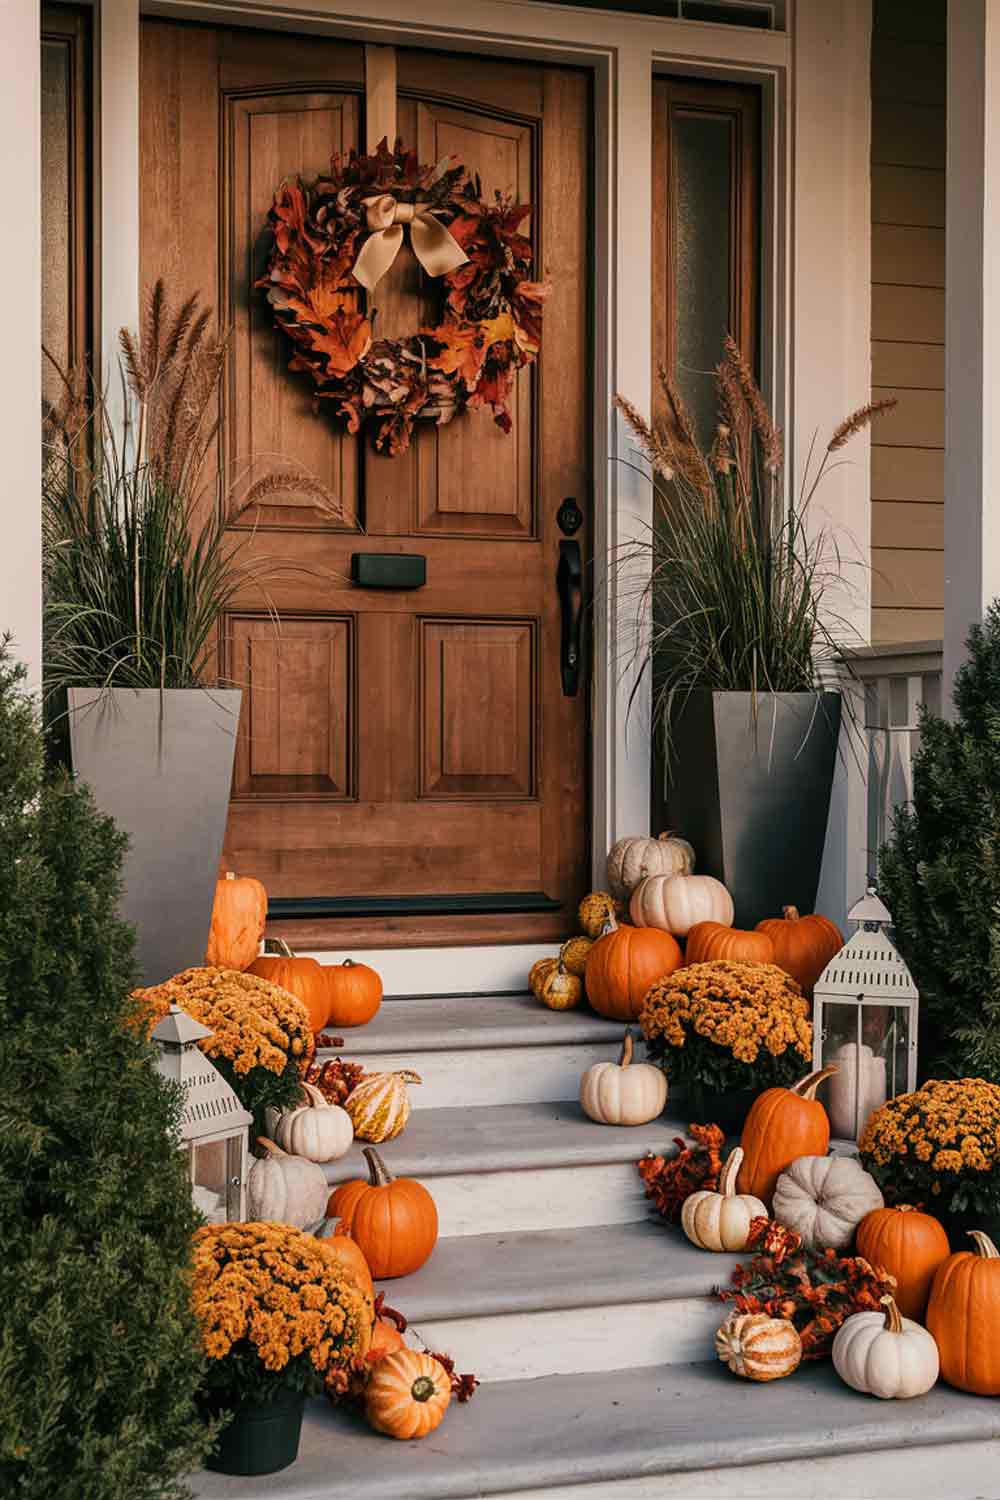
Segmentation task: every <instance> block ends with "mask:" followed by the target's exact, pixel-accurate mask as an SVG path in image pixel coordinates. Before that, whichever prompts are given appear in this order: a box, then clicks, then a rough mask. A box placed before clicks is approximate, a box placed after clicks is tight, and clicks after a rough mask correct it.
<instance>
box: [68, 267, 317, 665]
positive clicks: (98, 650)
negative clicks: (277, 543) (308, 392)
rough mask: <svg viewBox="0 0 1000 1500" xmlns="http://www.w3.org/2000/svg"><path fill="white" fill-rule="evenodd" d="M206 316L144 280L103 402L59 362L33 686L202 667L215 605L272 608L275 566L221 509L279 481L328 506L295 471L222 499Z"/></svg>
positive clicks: (221, 355)
mask: <svg viewBox="0 0 1000 1500" xmlns="http://www.w3.org/2000/svg"><path fill="white" fill-rule="evenodd" d="M211 326H212V317H211V311H210V310H209V309H203V308H200V307H199V298H198V297H197V296H193V297H189V298H188V299H187V300H186V301H184V302H183V303H181V304H180V306H179V307H177V308H176V309H173V308H172V307H171V305H170V299H169V297H168V295H167V293H166V290H165V288H164V285H163V283H162V282H157V284H156V286H155V287H154V288H153V290H152V292H151V293H150V295H149V298H148V301H147V304H146V308H145V311H144V315H143V319H142V326H141V329H140V332H139V334H138V335H136V334H134V333H132V332H130V331H129V330H127V329H123V330H122V332H121V334H120V339H119V341H120V360H119V371H120V380H121V392H120V400H119V402H118V403H117V404H116V403H112V401H111V400H110V399H109V397H108V396H107V394H106V393H105V392H104V391H102V390H100V389H98V388H97V387H96V385H95V384H94V382H93V381H90V380H88V379H87V378H86V377H85V375H84V374H81V372H80V371H76V370H74V371H68V372H64V371H61V370H60V371H59V373H60V375H61V377H62V384H63V394H62V397H61V399H60V400H59V401H58V402H57V403H55V404H54V405H53V407H51V408H50V410H49V411H48V412H47V414H46V424H45V470H44V484H43V495H42V516H43V539H44V570H45V579H44V581H45V682H46V692H47V694H52V693H58V692H60V691H61V690H63V689H65V688H68V687H100V688H114V687H126V688H190V687H198V686H204V685H206V683H207V682H209V681H215V680H217V677H218V673H217V670H216V671H213V665H214V658H215V654H216V646H217V631H218V625H219V620H220V616H222V615H223V614H224V613H225V611H226V609H227V607H228V606H229V605H230V604H231V602H232V601H233V600H234V599H235V597H236V596H237V594H240V593H243V594H244V595H245V592H246V590H247V587H248V585H249V586H253V587H256V588H257V590H259V593H260V597H261V598H262V600H263V602H264V604H265V606H266V607H267V608H268V609H269V610H270V612H271V613H272V615H274V611H273V608H272V606H271V604H270V600H269V598H268V595H267V587H266V585H267V580H268V578H269V577H272V576H273V575H274V574H275V573H276V572H278V571H280V570H281V566H282V565H281V564H279V563H276V562H274V561H272V560H269V559H267V558H265V557H262V556H260V555H257V554H254V555H252V556H251V555H250V552H251V546H250V544H251V541H252V539H253V536H254V533H253V531H252V530H251V531H249V532H246V531H245V532H243V533H242V534H239V533H234V532H232V531H230V530H228V529H227V528H228V527H229V525H230V524H231V522H232V521H233V520H234V519H235V518H236V516H237V515H243V514H244V513H245V512H246V511H247V510H248V509H249V508H250V507H252V506H254V505H256V504H259V503H260V502H261V501H262V500H264V499H266V498H267V496H269V495H271V494H273V493H275V492H277V491H280V490H285V491H287V490H289V489H294V490H296V491H298V492H302V493H308V494H309V495H310V496H311V498H313V499H314V500H315V501H316V503H317V504H318V505H319V506H320V507H321V508H322V509H323V510H325V511H327V512H329V513H332V514H336V515H340V514H341V508H340V506H339V504H338V503H337V501H336V499H335V498H334V497H333V496H332V495H330V494H329V493H328V492H327V491H326V489H325V487H324V486H322V485H321V484H320V483H319V481H318V480H316V479H315V478H314V477H312V476H310V475H307V474H301V473H299V472H297V471H288V472H281V473H272V474H269V475H267V476H265V477H264V478H263V479H261V480H258V481H257V483H256V484H253V485H251V486H250V487H249V488H248V489H247V490H246V492H245V493H244V495H243V496H242V499H241V502H240V505H239V507H238V509H236V508H234V507H233V506H232V505H231V503H230V499H229V496H228V495H227V494H226V492H225V486H224V485H223V484H222V481H221V479H220V476H219V473H218V465H217V463H216V461H215V455H216V453H217V439H218V411H219V402H218V395H219V383H220V380H221V377H222V371H223V366H224V362H225V357H226V347H225V342H224V340H219V339H217V338H216V337H215V336H214V335H213V334H212V332H211ZM48 357H49V358H50V359H51V356H48ZM52 362H53V364H54V363H55V362H54V361H52ZM56 368H57V369H58V366H57V367H56Z"/></svg>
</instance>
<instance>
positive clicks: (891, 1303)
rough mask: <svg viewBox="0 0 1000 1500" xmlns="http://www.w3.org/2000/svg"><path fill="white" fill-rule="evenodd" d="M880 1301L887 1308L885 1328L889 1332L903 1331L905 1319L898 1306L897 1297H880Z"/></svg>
mask: <svg viewBox="0 0 1000 1500" xmlns="http://www.w3.org/2000/svg"><path fill="white" fill-rule="evenodd" d="M879 1301H880V1302H881V1304H882V1306H883V1307H884V1308H885V1329H886V1332H887V1333H902V1331H903V1319H902V1317H901V1316H900V1312H899V1308H898V1307H897V1306H896V1299H895V1297H880V1298H879Z"/></svg>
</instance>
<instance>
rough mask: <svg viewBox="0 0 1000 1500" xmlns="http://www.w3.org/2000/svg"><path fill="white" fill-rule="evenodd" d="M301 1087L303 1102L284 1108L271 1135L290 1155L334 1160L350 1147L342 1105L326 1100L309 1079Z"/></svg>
mask: <svg viewBox="0 0 1000 1500" xmlns="http://www.w3.org/2000/svg"><path fill="white" fill-rule="evenodd" d="M302 1091H303V1093H304V1094H305V1095H306V1098H307V1099H308V1103H307V1104H302V1105H299V1107H298V1108H297V1109H286V1110H285V1111H284V1112H283V1113H282V1114H280V1115H279V1116H278V1118H277V1121H276V1123H275V1125H274V1127H273V1129H274V1139H275V1141H276V1142H277V1144H278V1145H279V1146H280V1147H281V1149H282V1151H287V1152H288V1153H289V1155H291V1156H305V1157H307V1158H308V1159H309V1161H337V1160H339V1158H340V1157H342V1156H344V1155H345V1154H346V1153H347V1151H348V1150H349V1149H350V1146H351V1142H352V1141H353V1140H354V1125H353V1124H352V1122H351V1117H350V1115H349V1114H348V1113H347V1111H346V1109H341V1107H340V1105H339V1104H330V1103H328V1101H327V1100H326V1099H324V1097H323V1095H322V1093H321V1092H320V1090H319V1089H318V1088H317V1087H316V1085H315V1084H312V1083H304V1084H303V1085H302Z"/></svg>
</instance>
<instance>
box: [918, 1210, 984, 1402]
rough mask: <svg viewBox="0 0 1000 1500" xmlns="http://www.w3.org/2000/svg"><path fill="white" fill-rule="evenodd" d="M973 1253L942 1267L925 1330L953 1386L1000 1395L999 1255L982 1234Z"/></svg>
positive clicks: (977, 1231) (961, 1253)
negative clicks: (936, 1348) (934, 1344)
mask: <svg viewBox="0 0 1000 1500" xmlns="http://www.w3.org/2000/svg"><path fill="white" fill-rule="evenodd" d="M971 1237H972V1239H973V1241H974V1242H975V1246H976V1248H975V1250H974V1251H972V1250H960V1251H959V1252H958V1254H957V1255H949V1257H948V1259H947V1260H946V1261H945V1262H944V1263H943V1265H940V1266H938V1269H937V1272H936V1273H935V1276H934V1284H933V1286H932V1287H931V1297H930V1302H929V1303H928V1305H927V1328H928V1331H929V1332H930V1333H931V1334H932V1335H933V1337H934V1341H935V1343H936V1344H937V1346H938V1352H939V1353H940V1355H941V1374H942V1375H943V1376H944V1378H945V1380H947V1382H948V1384H949V1385H954V1386H957V1387H958V1389H959V1390H960V1391H971V1392H972V1393H973V1394H974V1395H976V1396H1000V1251H998V1250H997V1247H996V1245H994V1243H993V1241H992V1240H991V1239H990V1237H989V1235H987V1234H984V1233H983V1232H982V1230H981V1229H974V1230H972V1231H971Z"/></svg>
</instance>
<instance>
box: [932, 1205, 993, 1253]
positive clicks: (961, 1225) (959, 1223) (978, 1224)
mask: <svg viewBox="0 0 1000 1500" xmlns="http://www.w3.org/2000/svg"><path fill="white" fill-rule="evenodd" d="M925 1207H926V1210H927V1212H928V1213H929V1214H936V1215H937V1217H938V1218H939V1219H940V1220H941V1223H942V1224H943V1225H944V1227H945V1232H946V1234H947V1235H948V1243H949V1244H950V1246H951V1251H952V1254H953V1255H954V1254H957V1252H958V1251H959V1250H975V1248H976V1246H975V1242H974V1241H973V1240H970V1239H969V1231H970V1229H981V1230H982V1231H983V1233H984V1234H988V1235H989V1237H990V1239H991V1240H992V1241H993V1243H994V1245H996V1247H997V1249H998V1250H1000V1213H990V1214H983V1213H978V1212H977V1211H976V1210H975V1209H973V1208H970V1209H966V1210H965V1212H964V1213H954V1214H949V1213H937V1210H936V1209H935V1207H934V1204H933V1202H930V1203H927V1204H926V1205H925Z"/></svg>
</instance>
